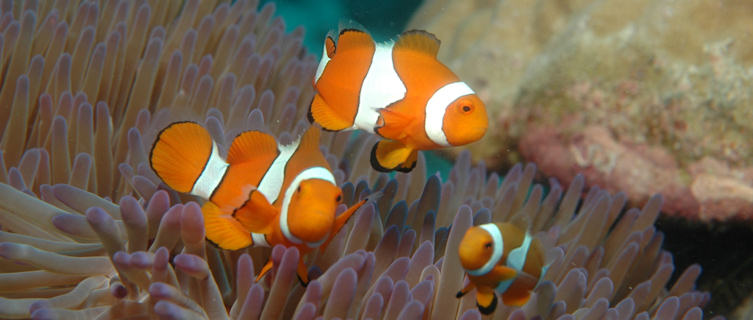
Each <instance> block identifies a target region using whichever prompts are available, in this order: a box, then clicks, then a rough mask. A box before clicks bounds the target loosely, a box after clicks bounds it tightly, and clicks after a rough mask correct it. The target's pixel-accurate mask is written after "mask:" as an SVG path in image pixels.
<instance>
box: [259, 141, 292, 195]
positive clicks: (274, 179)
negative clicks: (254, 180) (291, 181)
mask: <svg viewBox="0 0 753 320" xmlns="http://www.w3.org/2000/svg"><path fill="white" fill-rule="evenodd" d="M299 144H300V138H298V140H296V141H295V142H293V143H291V144H289V145H278V146H277V157H275V160H274V161H272V164H271V165H270V166H269V168H267V172H265V173H264V176H263V177H262V178H261V181H259V186H258V187H257V188H256V190H258V191H259V192H261V194H263V195H264V197H265V198H267V201H269V203H274V202H275V201H277V198H278V197H279V196H280V190H282V184H283V183H284V182H285V166H287V164H288V161H290V158H291V157H292V156H293V154H295V151H296V150H298V145H299Z"/></svg>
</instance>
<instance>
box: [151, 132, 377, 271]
mask: <svg viewBox="0 0 753 320" xmlns="http://www.w3.org/2000/svg"><path fill="white" fill-rule="evenodd" d="M319 134H320V129H319V128H315V127H310V128H309V129H308V130H307V131H306V133H304V135H303V136H302V137H301V138H299V139H298V140H297V141H296V142H294V143H292V144H290V145H279V146H278V144H277V142H276V141H275V139H274V137H273V136H271V135H269V134H266V133H263V132H260V131H246V132H243V133H241V134H239V135H238V136H237V137H236V138H235V139H234V140H233V142H232V144H231V145H230V148H229V150H228V154H227V160H225V159H223V158H222V157H221V156H220V154H219V151H218V148H217V143H215V142H214V141H213V140H212V138H211V136H210V135H209V132H207V130H206V129H204V128H203V127H202V126H201V125H199V124H197V123H195V122H176V123H173V124H171V125H169V126H167V127H166V128H165V129H163V130H162V131H161V132H160V133H159V135H158V136H157V139H156V141H155V143H154V146H153V147H152V151H151V153H150V156H149V159H150V164H151V167H152V169H153V170H154V172H155V173H157V175H158V176H159V177H160V179H162V181H164V182H165V184H167V185H168V186H170V187H171V188H173V189H175V190H176V191H178V192H184V193H190V194H192V195H196V196H199V197H201V198H203V199H206V200H208V201H206V202H205V203H204V205H203V206H202V213H203V215H204V224H205V228H206V233H207V234H206V236H207V239H209V240H210V241H212V242H213V243H215V244H217V245H218V246H219V247H221V248H223V249H228V250H237V249H241V248H245V247H248V246H264V247H268V246H275V245H277V244H282V245H285V246H288V247H290V246H295V247H297V248H298V250H299V251H300V252H301V255H303V254H305V253H308V252H310V251H312V250H313V249H316V248H320V247H321V248H324V247H326V245H327V244H328V243H329V241H330V240H331V239H332V238H333V237H334V236H335V234H337V232H338V231H339V230H340V228H342V227H343V225H345V223H346V222H347V221H348V219H349V218H350V216H352V215H353V213H355V212H356V210H357V209H358V208H359V207H361V206H362V205H363V204H364V203H365V202H366V200H363V201H361V202H359V203H357V204H356V205H354V206H352V207H350V208H349V209H347V210H346V211H345V212H343V213H342V214H340V215H339V216H337V217H335V210H336V208H337V206H338V205H339V204H340V202H341V200H342V191H341V190H340V188H339V187H338V186H337V185H336V184H335V178H334V176H333V175H332V172H331V170H330V168H329V165H328V164H327V161H326V160H325V158H324V155H322V153H321V151H320V150H319ZM270 202H271V204H270ZM271 268H272V260H269V261H268V262H267V264H266V265H265V266H264V267H263V268H262V270H261V272H260V273H259V275H258V277H257V279H260V278H261V277H262V276H264V274H266V273H267V272H268V271H269V270H271ZM307 270H308V269H307V268H306V265H305V264H304V263H303V259H300V260H299V264H298V276H299V278H300V280H301V282H302V283H303V284H304V285H305V284H307V283H308V272H307Z"/></svg>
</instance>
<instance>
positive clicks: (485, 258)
mask: <svg viewBox="0 0 753 320" xmlns="http://www.w3.org/2000/svg"><path fill="white" fill-rule="evenodd" d="M458 253H459V256H460V263H461V264H462V265H463V268H464V269H465V271H466V272H467V273H468V279H469V280H470V281H469V283H468V285H466V287H465V288H463V289H462V290H460V291H459V292H458V294H457V297H458V298H459V297H462V296H463V295H465V294H466V293H468V292H469V291H471V290H473V289H474V288H475V289H476V305H477V306H478V308H479V311H481V313H483V314H490V313H492V312H494V310H495V308H496V306H497V296H496V293H500V294H501V295H502V302H503V303H504V304H506V305H510V306H522V305H523V304H525V303H526V302H527V301H528V299H529V298H530V291H531V290H533V288H534V287H535V286H536V284H537V283H538V281H539V279H540V277H541V275H543V273H544V270H545V268H546V267H545V265H544V252H543V250H542V247H541V244H540V242H539V241H538V240H537V239H534V238H533V237H532V236H531V235H530V234H529V233H527V232H525V231H523V230H521V229H520V228H518V227H516V226H514V225H512V224H510V223H487V224H484V225H480V226H475V227H471V228H470V229H468V231H466V233H465V236H463V239H462V240H461V241H460V246H459V248H458Z"/></svg>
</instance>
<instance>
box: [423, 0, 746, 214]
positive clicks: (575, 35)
mask: <svg viewBox="0 0 753 320" xmlns="http://www.w3.org/2000/svg"><path fill="white" fill-rule="evenodd" d="M751 12H753V2H749V1H724V2H710V1H703V0H689V1H682V2H677V1H669V0H636V1H619V0H570V1H528V0H508V1H449V0H433V1H427V2H426V3H425V4H424V5H423V6H422V7H421V8H420V9H419V11H418V13H417V14H416V15H415V16H414V17H413V20H412V22H411V23H410V24H409V28H421V29H427V30H429V31H430V32H433V33H435V34H436V35H437V36H438V38H439V39H441V40H442V48H441V50H440V54H439V55H440V59H441V60H443V61H444V62H446V63H447V64H448V65H449V66H450V67H451V68H452V69H453V70H455V71H456V72H457V73H458V74H459V75H460V77H461V78H463V79H465V81H467V82H469V83H470V84H471V86H472V87H473V88H475V89H476V91H477V92H479V94H480V95H481V97H482V99H484V100H485V101H486V102H487V108H488V109H489V110H490V113H491V114H490V119H491V121H492V123H490V131H489V133H488V134H487V137H486V138H485V139H484V140H482V142H480V143H477V144H475V145H472V146H471V149H472V151H473V152H474V157H476V158H483V159H484V160H485V161H486V162H487V164H490V165H491V166H496V167H505V166H507V165H508V164H509V163H512V162H515V161H519V160H520V158H521V157H522V158H525V159H526V160H534V161H537V162H538V164H539V165H540V167H541V169H542V171H543V172H544V173H546V174H548V175H554V176H556V177H558V178H559V179H562V180H564V181H566V182H567V181H569V180H570V179H572V178H573V176H574V175H575V173H576V172H581V171H582V172H586V176H587V182H588V183H589V184H598V185H600V186H602V187H605V188H607V189H609V190H623V191H626V192H629V198H630V199H631V201H634V204H637V203H640V202H642V201H645V199H647V198H648V197H649V196H650V195H651V194H653V193H655V192H661V193H662V194H664V195H665V196H667V198H668V199H669V200H670V201H667V203H668V204H669V205H668V206H667V207H666V208H665V209H666V212H667V213H669V214H673V215H678V216H683V217H687V218H690V219H698V220H702V221H708V220H720V221H724V220H730V219H751V218H753V144H751V143H749V141H750V137H752V136H753V121H751V120H753V108H750V105H751V104H753V94H752V93H753V91H751V90H750V88H751V87H753V42H751V41H748V40H747V39H749V38H750V30H753V19H750V14H751Z"/></svg>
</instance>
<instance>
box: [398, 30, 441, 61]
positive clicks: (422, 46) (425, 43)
mask: <svg viewBox="0 0 753 320" xmlns="http://www.w3.org/2000/svg"><path fill="white" fill-rule="evenodd" d="M439 44H440V41H439V39H437V37H436V36H434V35H433V34H431V33H429V32H426V31H424V30H408V31H405V32H403V33H402V34H401V35H400V38H398V39H397V42H395V49H408V50H413V51H418V52H423V53H426V54H428V55H430V56H432V57H436V56H437V52H439Z"/></svg>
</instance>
